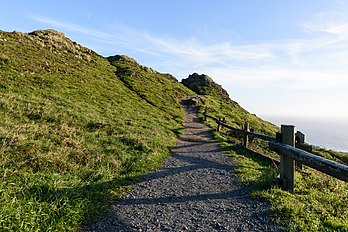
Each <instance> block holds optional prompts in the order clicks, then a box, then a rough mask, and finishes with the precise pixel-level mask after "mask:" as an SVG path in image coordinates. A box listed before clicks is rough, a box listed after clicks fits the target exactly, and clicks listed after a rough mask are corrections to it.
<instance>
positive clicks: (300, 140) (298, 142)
mask: <svg viewBox="0 0 348 232" xmlns="http://www.w3.org/2000/svg"><path fill="white" fill-rule="evenodd" d="M303 144H305V134H303V133H302V132H301V131H296V134H295V147H298V148H300V149H303V148H301V147H302V145H303ZM303 150H305V151H308V150H307V149H303ZM295 165H296V168H298V169H300V170H302V163H301V162H299V161H295Z"/></svg>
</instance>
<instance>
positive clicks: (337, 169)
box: [203, 109, 348, 192]
mask: <svg viewBox="0 0 348 232" xmlns="http://www.w3.org/2000/svg"><path fill="white" fill-rule="evenodd" d="M203 116H204V120H207V118H210V119H213V120H214V121H216V123H217V129H216V130H217V131H220V130H221V128H222V127H224V128H227V129H229V130H231V131H232V132H233V133H234V134H235V135H238V136H239V137H242V138H243V145H244V146H245V147H247V146H248V143H249V138H258V139H262V140H266V141H268V146H269V148H270V149H271V150H273V151H275V152H277V153H278V155H280V168H279V170H280V179H281V183H282V187H283V189H285V190H288V191H290V192H293V190H294V172H295V161H297V162H299V163H301V164H304V165H307V166H309V167H311V168H314V169H316V170H318V171H320V172H323V173H326V174H328V175H330V176H332V177H335V178H337V179H340V180H343V181H345V182H348V166H346V165H343V164H340V163H338V162H335V161H332V160H329V159H326V158H323V157H320V156H317V155H314V154H312V153H310V151H311V150H312V149H311V146H309V145H307V144H305V143H304V138H305V135H304V134H303V133H301V132H299V131H298V132H297V133H296V135H295V133H294V126H292V125H282V126H281V132H280V133H277V134H276V136H275V137H272V136H269V135H264V134H260V133H256V132H253V131H252V129H250V128H249V124H248V123H247V122H246V123H245V125H244V127H243V129H239V128H235V127H233V126H230V125H228V124H226V120H225V119H224V118H217V117H214V116H211V115H209V114H208V113H207V109H206V110H205V111H204V113H203ZM296 140H297V141H296ZM300 148H301V149H300ZM305 150H307V151H305Z"/></svg>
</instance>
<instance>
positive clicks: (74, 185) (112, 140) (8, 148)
mask: <svg viewBox="0 0 348 232" xmlns="http://www.w3.org/2000/svg"><path fill="white" fill-rule="evenodd" d="M0 39H1V40H0V51H1V55H0V228H2V229H1V230H2V231H74V230H76V229H77V228H78V227H79V226H80V225H81V224H83V223H88V222H90V221H91V220H93V219H94V218H95V217H96V216H98V215H99V214H101V213H104V212H105V210H106V208H107V205H108V203H109V202H110V201H111V200H112V199H115V198H117V197H119V196H120V195H122V193H123V192H124V191H125V189H127V188H129V186H130V185H131V184H132V183H134V181H137V178H138V176H139V175H141V174H143V173H145V172H147V171H149V170H153V169H155V168H156V167H158V165H159V164H160V163H161V162H162V161H163V160H164V159H165V158H166V157H167V156H168V155H169V154H170V149H171V147H173V146H174V145H175V142H176V138H177V132H178V131H179V130H180V129H181V128H182V125H181V121H182V115H183V112H182V109H181V108H180V106H179V104H178V102H179V100H180V98H182V97H185V96H186V95H189V94H190V93H191V92H190V91H189V90H187V89H185V88H184V87H183V86H182V85H181V84H179V83H176V82H175V81H174V80H172V81H171V83H172V84H171V86H170V87H171V88H176V89H180V91H177V92H178V93H177V94H176V95H175V96H174V97H173V99H172V100H169V99H168V98H162V100H163V102H154V100H153V98H152V95H151V89H147V90H146V91H147V92H148V96H147V95H145V96H139V91H138V92H136V93H135V92H133V91H132V90H130V88H131V89H137V86H136V83H134V88H132V83H128V84H127V86H125V84H124V83H123V82H122V81H120V80H119V79H118V78H117V77H116V76H115V72H116V68H115V67H114V66H112V65H111V64H110V63H109V62H108V60H106V59H105V58H103V57H101V56H99V55H98V54H96V53H94V52H93V51H90V50H89V49H87V48H84V47H82V46H80V45H77V44H76V43H74V42H72V41H70V40H69V39H67V38H65V37H64V36H63V35H62V34H60V33H57V32H54V31H39V32H36V33H35V34H34V35H28V34H23V33H17V32H14V33H6V32H2V31H0ZM119 65H122V64H121V63H120V64H119ZM127 65H128V64H127ZM130 66H131V65H130ZM134 72H135V73H136V74H137V75H138V76H137V78H138V79H139V80H140V81H141V79H143V80H148V81H151V79H153V80H154V81H156V82H159V81H161V79H163V82H165V83H166V82H168V75H166V74H160V73H157V72H154V73H152V74H151V73H146V75H145V74H144V72H138V67H135V71H134ZM123 77H124V78H126V74H125V75H124V76H123ZM144 87H146V86H144ZM156 91H157V92H156V94H162V93H158V92H161V91H165V89H157V90H156ZM163 94H164V93H163ZM168 97H169V95H168ZM160 103H163V105H164V106H165V107H160V105H161V104H160ZM172 109H174V110H172Z"/></svg>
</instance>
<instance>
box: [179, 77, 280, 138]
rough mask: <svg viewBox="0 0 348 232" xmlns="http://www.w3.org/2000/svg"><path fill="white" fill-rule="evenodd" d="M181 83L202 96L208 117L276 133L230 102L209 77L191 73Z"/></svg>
mask: <svg viewBox="0 0 348 232" xmlns="http://www.w3.org/2000/svg"><path fill="white" fill-rule="evenodd" d="M182 83H183V84H184V85H185V86H187V87H188V88H190V89H192V90H193V91H195V92H196V93H197V94H200V95H202V99H203V101H204V105H205V107H207V108H208V110H209V114H210V115H212V116H215V117H225V118H226V121H227V123H228V124H229V125H232V126H235V127H237V128H241V127H242V125H244V123H245V122H249V124H250V127H251V128H254V129H256V130H257V131H259V132H262V133H265V134H271V135H273V134H275V132H277V131H278V128H277V127H276V126H275V125H273V124H271V123H269V122H267V121H264V120H262V119H261V118H258V117H257V116H255V115H253V114H250V113H249V112H248V111H246V110H245V109H243V108H242V107H241V106H240V105H239V104H238V103H237V102H235V101H233V100H231V98H230V97H229V95H228V93H227V91H226V90H225V89H223V88H222V87H221V85H219V84H217V83H215V82H214V81H213V79H212V78H211V77H209V76H207V75H205V74H202V75H198V74H197V73H193V74H191V75H189V76H188V78H186V79H183V80H182ZM201 110H203V109H201Z"/></svg>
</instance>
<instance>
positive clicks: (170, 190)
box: [81, 107, 283, 232]
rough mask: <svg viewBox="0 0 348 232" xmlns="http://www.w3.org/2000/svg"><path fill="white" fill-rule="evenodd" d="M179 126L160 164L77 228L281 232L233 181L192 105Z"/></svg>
mask: <svg viewBox="0 0 348 232" xmlns="http://www.w3.org/2000/svg"><path fill="white" fill-rule="evenodd" d="M184 126H185V129H184V131H183V133H182V135H181V136H180V138H179V139H178V142H177V145H176V149H175V150H174V152H173V154H172V155H171V156H170V157H169V158H168V159H167V160H166V162H165V163H164V164H163V165H162V166H161V168H159V169H158V170H156V171H154V172H152V173H149V174H147V175H144V176H143V177H142V181H141V182H140V183H138V184H136V185H135V186H134V187H133V188H132V190H130V192H129V193H128V194H126V196H125V197H124V198H123V199H122V200H120V201H118V202H116V203H115V204H113V205H112V206H111V209H110V212H109V214H107V215H105V216H104V217H102V218H100V219H98V220H97V222H96V223H95V224H93V225H91V226H90V227H88V228H81V231H96V232H99V231H100V232H101V231H129V232H132V231H138V232H139V231H209V232H210V231H283V229H282V228H281V227H279V226H278V225H277V224H276V223H275V221H274V220H273V219H272V218H270V217H269V210H268V208H269V205H268V204H267V203H266V202H261V201H258V200H256V199H253V198H251V197H250V189H249V188H248V187H245V186H241V185H240V184H238V181H237V177H236V175H235V174H234V173H233V166H232V164H231V158H230V157H229V156H228V155H226V154H224V153H223V151H222V150H221V148H220V145H219V144H218V143H216V142H215V141H214V140H213V137H212V135H211V134H210V133H209V129H208V127H207V126H205V125H204V124H202V123H200V121H199V118H198V116H197V113H196V109H195V108H193V107H187V108H186V111H185V121H184Z"/></svg>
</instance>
